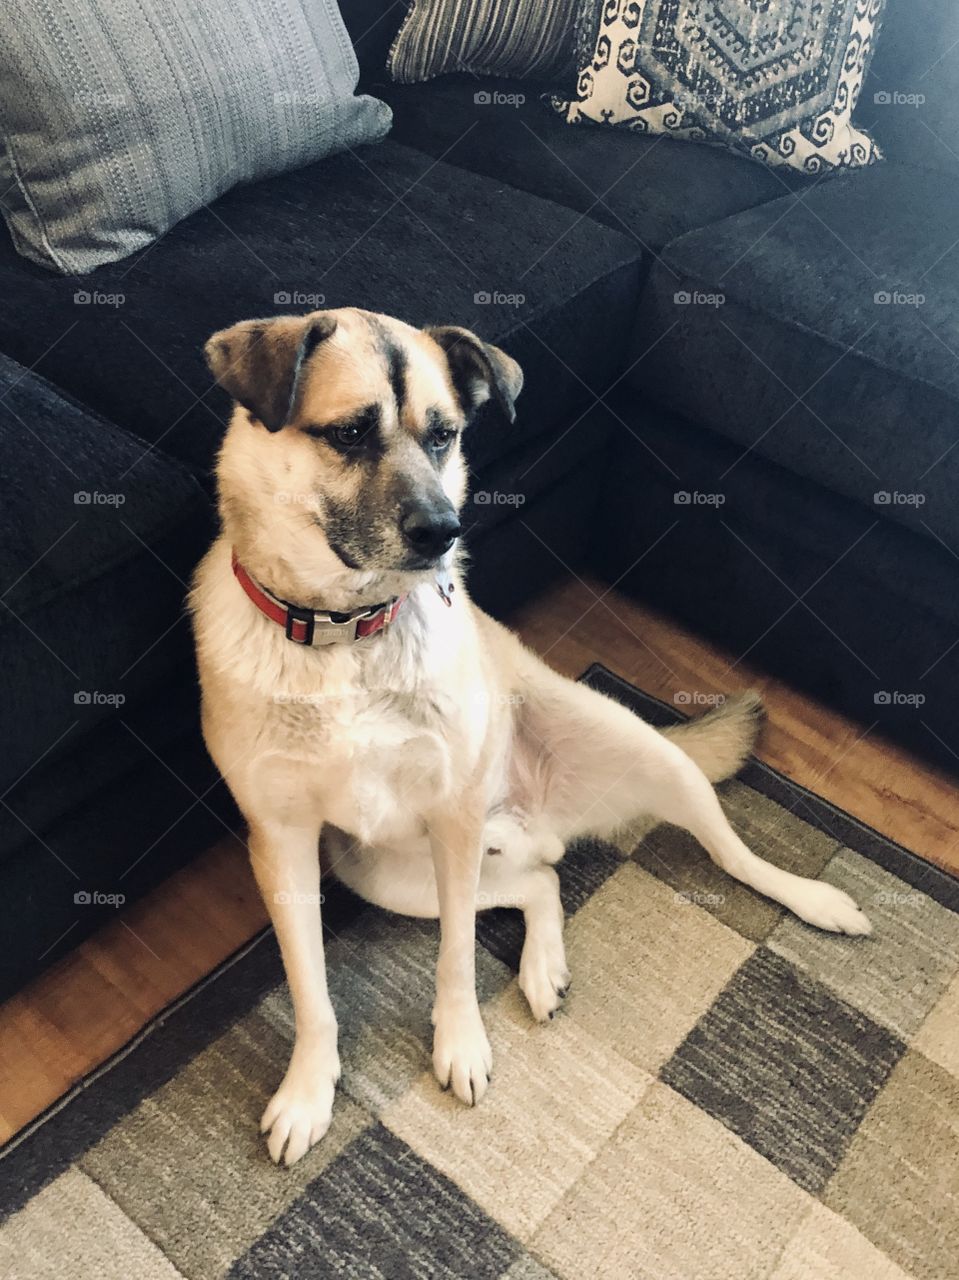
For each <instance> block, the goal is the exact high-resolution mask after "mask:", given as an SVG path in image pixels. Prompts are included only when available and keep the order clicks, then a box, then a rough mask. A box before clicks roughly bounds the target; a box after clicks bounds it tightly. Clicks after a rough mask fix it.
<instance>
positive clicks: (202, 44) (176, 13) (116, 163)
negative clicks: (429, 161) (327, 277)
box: [0, 0, 391, 273]
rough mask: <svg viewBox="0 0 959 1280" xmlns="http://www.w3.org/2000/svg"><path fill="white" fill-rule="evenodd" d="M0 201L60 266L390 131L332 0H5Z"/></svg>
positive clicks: (34, 254)
mask: <svg viewBox="0 0 959 1280" xmlns="http://www.w3.org/2000/svg"><path fill="white" fill-rule="evenodd" d="M3 9H4V12H3V19H2V22H0V146H2V152H0V208H2V211H3V216H4V218H5V219H6V222H7V226H8V227H9V228H10V233H11V235H12V236H13V239H14V243H15V244H16V247H17V249H18V250H19V252H20V253H22V254H23V255H24V256H25V257H27V258H30V259H32V260H33V261H34V262H38V263H40V265H41V266H45V267H50V268H53V269H55V270H58V271H62V272H64V273H72V272H86V271H90V270H92V269H93V268H94V267H97V266H99V265H101V264H102V263H105V262H114V261H116V260H117V259H118V258H123V257H126V255H127V254H130V253H133V252H135V251H136V250H138V249H142V248H144V246H146V245H149V244H150V243H151V242H152V241H153V240H155V239H156V238H157V237H158V236H160V235H162V234H163V232H164V231H166V230H168V229H169V228H170V227H171V226H173V225H174V223H176V222H178V221H179V220H180V219H181V218H184V217H186V215H187V214H189V213H192V212H193V211H194V210H195V209H198V208H199V207H200V206H201V205H205V204H208V203H210V201H212V200H214V199H215V198H216V197H217V196H218V195H221V194H222V193H223V192H224V191H227V190H228V189H229V188H230V187H232V186H235V185H236V184H237V183H240V182H251V181H254V180H255V179H257V178H263V177H267V176H268V175H270V174H275V173H280V172H283V171H284V170H287V169H294V168H297V167H298V166H300V165H305V164H309V163H311V162H312V161H314V160H318V159H320V158H321V157H323V156H326V155H329V154H330V153H331V152H334V151H342V150H344V149H345V148H347V147H353V146H356V145H357V144H358V143H363V142H375V141H377V140H378V139H380V138H382V137H383V135H384V134H385V133H386V132H387V131H388V129H389V127H390V122H391V115H390V110H389V108H388V107H387V106H386V105H385V104H384V103H382V102H379V101H378V100H377V99H375V98H369V97H365V96H355V95H354V89H355V88H356V80H357V74H358V72H357V66H356V58H355V56H354V54H353V48H352V46H351V44H350V42H349V38H348V37H347V34H346V30H345V28H344V26H343V20H342V18H341V17H340V13H339V10H338V8H337V7H336V4H335V3H334V0H202V2H200V0H46V2H45V3H43V4H38V3H37V0H4V3H3Z"/></svg>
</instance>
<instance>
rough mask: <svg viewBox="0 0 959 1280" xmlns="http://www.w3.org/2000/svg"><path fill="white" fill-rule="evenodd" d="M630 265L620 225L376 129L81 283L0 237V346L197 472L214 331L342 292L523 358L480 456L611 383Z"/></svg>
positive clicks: (216, 428)
mask: <svg viewBox="0 0 959 1280" xmlns="http://www.w3.org/2000/svg"><path fill="white" fill-rule="evenodd" d="M639 274H640V261H639V256H638V254H637V251H636V250H635V248H634V247H633V244H632V243H631V242H630V241H629V240H628V239H626V237H624V236H621V235H618V234H616V233H615V232H612V231H610V230H608V229H607V228H606V227H603V226H600V225H599V224H598V223H595V222H592V221H591V220H589V219H582V220H580V221H579V222H578V225H577V226H575V227H573V228H572V229H571V228H570V226H569V213H568V211H567V210H565V209H562V208H560V207H559V206H557V205H554V204H551V203H549V202H548V201H545V200H539V199H537V198H535V197H533V196H530V195H527V194H525V193H524V192H520V191H515V190H513V189H512V188H510V187H508V186H506V185H505V184H503V183H502V182H493V181H490V180H489V179H487V178H483V177H480V176H478V175H476V174H472V173H466V172H464V171H463V170H461V169H456V168H453V167H452V166H451V165H448V164H445V163H437V162H436V161H434V160H432V159H431V158H430V157H429V156H426V155H424V154H423V153H421V152H418V151H414V150H411V149H410V148H408V147H403V146H399V145H397V144H395V143H392V142H390V141H387V142H385V143H383V144H382V145H381V146H378V147H374V148H370V149H368V150H366V151H364V152H363V153H362V154H361V153H360V152H356V153H354V154H349V155H342V156H336V157H333V158H331V159H329V160H326V161H324V162H323V163H321V164H319V165H314V166H311V167H310V168H307V169H303V170H300V171H299V172H297V173H294V174H286V175H283V176H282V177H279V178H275V179H272V180H271V181H270V182H265V183H258V184H255V185H252V186H247V187H244V188H242V189H236V190H234V191H232V192H230V193H229V194H228V195H226V196H224V197H223V198H222V199H221V200H219V201H218V202H217V203H216V204H214V205H212V206H211V207H210V208H209V209H203V210H200V211H199V212H197V213H196V214H194V215H193V216H192V217H190V218H188V219H187V220H186V221H185V222H182V223H180V224H179V225H178V226H177V227H175V228H174V229H173V230H172V231H170V232H169V233H168V234H167V235H166V236H165V237H164V238H163V239H162V240H161V241H160V242H159V243H157V244H156V245H154V246H153V248H152V249H150V250H149V251H148V252H146V253H144V254H143V255H142V256H141V257H140V258H138V259H136V260H134V261H133V262H130V263H121V264H115V265H113V266H109V267H104V268H102V269H101V270H100V271H98V272H97V274H96V276H95V277H93V278H92V279H91V280H89V281H86V280H84V281H83V282H81V291H78V290H77V286H76V284H75V283H74V284H71V283H70V282H68V281H66V280H61V279H57V278H55V277H50V276H48V275H46V274H45V273H41V272H39V271H37V270H36V269H35V268H31V267H30V265H29V264H27V263H24V262H22V261H20V260H19V259H18V258H17V257H16V255H15V254H14V252H13V250H12V248H11V247H10V245H9V243H6V244H3V245H0V290H2V292H3V295H4V297H5V300H6V305H5V307H4V308H3V314H2V315H0V349H3V350H6V351H8V352H9V353H11V354H13V355H15V356H16V357H17V358H18V359H19V360H21V361H22V362H23V363H26V364H33V363H35V362H36V365H37V368H38V369H39V370H40V371H42V372H43V373H44V374H45V375H46V376H47V377H49V378H50V379H51V380H53V381H55V382H56V383H57V384H58V385H60V386H63V387H65V388H67V389H68V390H69V391H70V392H71V393H72V394H73V395H75V396H76V397H77V398H78V399H80V400H82V401H83V402H84V403H85V404H89V405H91V406H93V407H94V408H96V409H97V410H99V411H100V412H102V413H104V414H106V415H107V416H109V417H110V418H112V419H113V420H114V421H115V422H118V423H120V424H121V425H123V426H124V427H127V428H129V429H131V430H133V431H135V432H136V433H137V434H138V435H140V436H141V437H143V438H144V439H145V440H148V441H150V442H153V443H159V444H161V445H162V447H163V448H164V449H165V450H169V451H171V452H173V453H175V454H176V455H177V456H179V457H181V458H185V459H189V460H190V461H191V462H193V463H195V464H197V465H198V466H200V467H208V466H209V465H210V463H211V460H212V458H213V454H214V451H215V449H216V446H217V443H218V441H219V439H220V435H221V432H222V422H223V420H224V419H225V417H226V414H227V408H228V406H227V404H226V402H225V397H223V396H222V393H220V392H219V391H218V390H215V389H214V387H213V384H212V380H211V378H210V375H209V373H208V371H207V369H206V367H205V365H204V363H203V356H202V346H203V343H204V341H205V340H206V339H207V338H208V337H209V335H210V334H211V333H212V332H213V331H214V330H216V329H220V328H223V327H224V326H225V325H229V324H232V323H234V322H235V321H237V320H241V319H244V318H247V317H252V316H267V315H272V314H277V313H282V312H290V311H307V310H311V309H313V308H314V307H317V306H321V307H322V306H330V307H337V306H347V305H348V306H360V307H367V308H370V309H371V310H375V311H385V312H389V313H391V314H394V315H397V316H400V317H401V318H403V319H406V320H408V321H410V322H412V323H414V324H426V323H446V322H448V323H454V324H462V325H466V326H468V327H470V328H473V329H476V330H477V331H478V332H479V333H480V334H481V335H482V336H483V337H484V338H486V339H488V340H489V341H492V342H497V343H499V344H500V345H502V346H504V347H505V348H506V349H507V350H509V352H510V353H511V354H512V355H513V356H514V357H515V358H516V359H517V360H519V362H520V364H521V365H522V366H523V368H524V371H525V373H526V387H525V390H524V393H523V397H522V399H521V401H520V405H519V419H518V423H517V425H516V426H514V427H508V426H507V425H506V424H504V423H500V422H496V421H495V420H494V415H492V414H489V415H487V422H486V424H484V429H483V430H480V431H477V432H475V433H471V435H472V436H473V441H472V444H471V449H474V450H475V452H474V453H473V455H472V456H473V458H474V460H477V461H482V460H483V457H484V456H492V455H493V454H495V453H497V452H498V451H500V450H501V449H503V448H504V447H510V446H512V445H513V444H515V443H516V442H517V440H518V438H519V435H520V434H521V433H523V432H528V433H532V432H536V431H541V430H544V429H546V428H551V427H552V426H553V424H554V423H555V422H556V421H564V420H567V419H568V417H569V415H570V414H571V413H575V412H576V411H577V410H578V407H579V406H580V405H586V404H588V403H589V402H590V400H591V399H592V398H593V390H594V389H599V388H602V387H604V386H605V385H606V383H607V382H608V381H609V380H610V379H611V378H612V376H613V375H614V372H615V371H616V370H617V369H618V368H619V367H620V365H621V362H622V360H623V357H624V352H625V345H626V342H627V340H628V333H629V329H630V326H631V322H632V317H633V313H634V311H635V304H636V298H637V295H638V285H639ZM78 292H80V296H81V297H82V298H84V299H86V300H85V301H82V302H81V303H80V304H77V303H76V302H75V300H74V299H75V294H77V293H78ZM477 299H478V301H477ZM479 425H480V424H477V426H478V427H479ZM487 427H488V429H487Z"/></svg>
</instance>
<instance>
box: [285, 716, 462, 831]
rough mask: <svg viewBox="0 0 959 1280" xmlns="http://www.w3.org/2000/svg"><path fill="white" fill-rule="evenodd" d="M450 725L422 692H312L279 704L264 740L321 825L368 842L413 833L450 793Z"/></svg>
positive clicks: (418, 829) (445, 717)
mask: <svg viewBox="0 0 959 1280" xmlns="http://www.w3.org/2000/svg"><path fill="white" fill-rule="evenodd" d="M449 720H450V711H449V708H444V706H443V704H442V700H441V699H438V698H436V697H432V696H426V695H423V694H417V695H413V694H398V693H395V692H394V693H386V694H384V693H349V694H344V693H339V694H336V695H332V694H330V693H317V694H313V695H309V696H304V697H302V698H300V699H298V700H296V701H292V700H291V701H289V702H287V703H285V704H283V705H281V706H279V707H278V708H277V715H276V716H275V718H274V722H273V724H272V725H271V728H270V736H271V737H273V738H274V739H275V742H276V745H277V746H278V747H279V748H280V749H281V750H282V752H283V754H284V756H286V757H287V758H288V759H289V758H290V757H291V756H292V757H295V758H296V762H297V763H296V773H297V785H298V786H299V787H301V788H302V789H303V791H302V792H301V795H303V796H304V798H306V794H308V795H309V797H310V799H311V801H312V805H313V806H315V809H316V810H317V812H318V813H319V814H320V815H321V817H322V820H323V821H324V822H328V823H332V824H333V825H334V826H337V827H339V828H340V829H341V830H343V831H347V832H349V833H350V834H351V835H353V836H354V837H355V838H357V839H359V840H362V841H363V842H364V843H370V844H372V843H377V842H381V841H389V840H395V839H398V838H404V837H407V836H410V835H416V834H419V833H420V832H421V830H422V825H423V818H424V816H425V815H426V814H427V813H428V812H429V811H430V809H431V808H433V807H435V805H436V803H437V802H438V801H441V800H442V798H443V797H444V796H447V795H448V794H449V793H450V791H451V788H452V753H451V747H450V741H449V735H448V728H449ZM304 793H305V794H304Z"/></svg>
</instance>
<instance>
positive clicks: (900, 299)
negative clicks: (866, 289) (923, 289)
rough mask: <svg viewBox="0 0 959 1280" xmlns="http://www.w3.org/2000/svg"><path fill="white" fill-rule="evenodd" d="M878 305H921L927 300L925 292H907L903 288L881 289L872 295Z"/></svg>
mask: <svg viewBox="0 0 959 1280" xmlns="http://www.w3.org/2000/svg"><path fill="white" fill-rule="evenodd" d="M872 300H873V302H874V303H875V304H876V306H877V307H921V306H923V305H924V303H925V301H926V295H925V294H924V293H906V292H904V291H903V290H902V289H879V290H877V291H876V292H875V293H874V294H873V295H872Z"/></svg>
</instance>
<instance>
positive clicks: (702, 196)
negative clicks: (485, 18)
mask: <svg viewBox="0 0 959 1280" xmlns="http://www.w3.org/2000/svg"><path fill="white" fill-rule="evenodd" d="M370 91H371V92H374V93H376V94H377V95H378V96H379V97H381V98H383V99H384V100H385V101H386V102H388V103H389V104H390V106H391V107H392V108H393V137H395V138H396V139H397V140H398V141H400V142H406V143H409V144H410V145H411V146H414V147H419V148H421V149H422V150H423V151H428V152H430V154H431V155H434V156H442V157H443V158H444V160H446V161H447V162H449V163H451V164H457V165H462V166H463V168H465V169H471V170H473V171H474V172H475V173H485V174H488V175H489V176H490V177H493V178H497V179H499V180H500V181H502V182H508V183H510V184H511V185H512V186H514V187H518V188H520V189H521V190H523V191H531V192H533V193H534V194H535V195H538V196H543V197H545V198H546V199H548V200H555V201H556V202H558V203H559V204H563V205H566V206H567V207H568V208H569V209H571V210H575V214H573V215H572V216H570V215H567V219H566V227H567V228H570V229H572V228H575V226H576V225H577V221H578V219H577V216H576V215H578V214H588V215H589V217H590V218H593V219H595V220H596V221H598V222H604V223H605V224H606V225H607V226H609V227H613V228H615V230H617V231H619V232H621V233H622V234H623V235H628V236H630V237H631V238H632V239H633V242H634V243H635V244H636V245H637V246H638V247H641V248H648V249H652V250H657V249H659V248H661V247H662V245H664V244H666V243H667V242H668V241H670V240H673V239H675V238H676V236H681V235H683V234H684V233H685V232H687V231H691V230H693V229H694V228H696V227H704V226H706V225H708V224H709V223H711V222H715V221H716V220H717V219H719V218H725V217H728V216H729V215H730V214H732V213H738V212H739V211H740V210H742V209H751V208H752V207H753V206H754V205H757V204H762V203H763V202H764V201H766V200H774V199H775V198H776V197H777V196H781V195H783V194H784V193H786V192H789V191H792V190H794V189H796V188H798V187H800V186H802V184H803V183H805V182H806V181H807V180H806V179H804V178H802V177H800V176H799V175H797V174H792V173H772V172H770V171H769V170H768V169H766V168H764V167H763V166H762V165H759V164H756V162H755V161H753V160H749V159H746V158H745V157H744V156H738V155H734V154H732V153H730V152H727V151H724V150H722V149H720V148H718V147H709V146H702V145H699V144H697V143H692V142H676V141H674V140H673V139H670V138H652V137H642V136H640V135H639V134H635V133H624V132H621V131H619V130H615V129H602V128H597V127H595V126H593V125H587V124H584V125H582V126H573V125H568V124H565V123H564V122H563V121H562V120H561V119H560V118H559V116H558V115H557V114H556V112H555V111H553V110H551V109H550V108H549V107H547V106H546V105H545V103H543V102H542V101H541V99H540V96H539V91H538V88H537V87H536V86H535V85H533V86H531V85H528V84H524V83H523V82H522V81H518V80H483V81H477V80H476V79H475V78H470V77H464V76H449V77H446V78H445V79H443V80H440V81H435V82H434V83H432V84H428V85H393V84H389V83H388V82H385V81H384V80H383V79H379V80H372V81H371V82H370Z"/></svg>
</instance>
